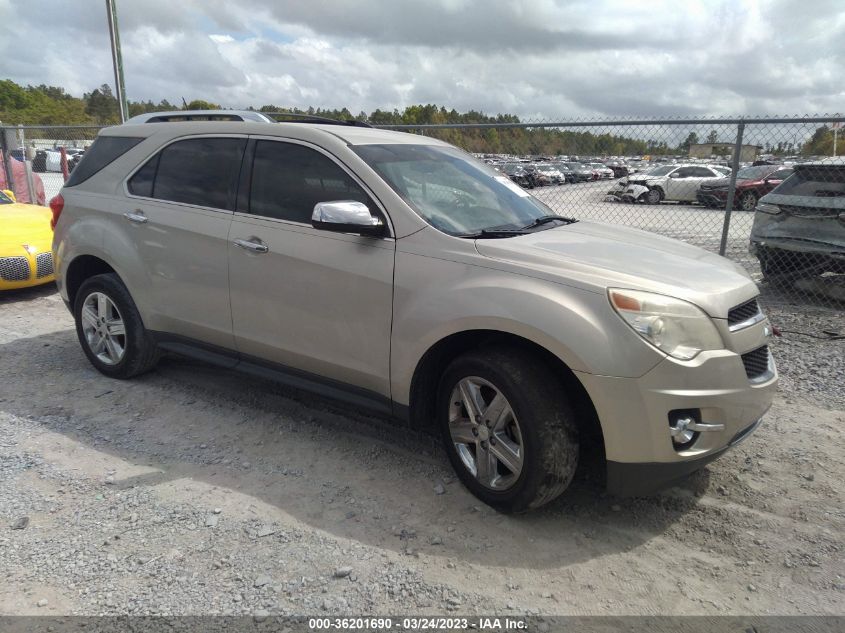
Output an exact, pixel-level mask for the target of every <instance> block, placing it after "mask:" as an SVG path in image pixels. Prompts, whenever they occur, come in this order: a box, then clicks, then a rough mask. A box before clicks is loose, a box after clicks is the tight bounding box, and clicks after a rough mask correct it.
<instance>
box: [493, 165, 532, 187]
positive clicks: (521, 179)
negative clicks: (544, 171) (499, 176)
mask: <svg viewBox="0 0 845 633" xmlns="http://www.w3.org/2000/svg"><path fill="white" fill-rule="evenodd" d="M501 171H502V172H503V173H504V174H505V175H506V176H507V177H508V178H510V179H511V180H512V181H513V182H515V183H516V184H518V185H519V186H520V187H524V188H525V189H533V188H534V183H535V181H534V177H533V176H532V175H531V174H529V173H528V171H527V170H526V169H525V165H523V164H522V163H505V164H504V165H502V166H501Z"/></svg>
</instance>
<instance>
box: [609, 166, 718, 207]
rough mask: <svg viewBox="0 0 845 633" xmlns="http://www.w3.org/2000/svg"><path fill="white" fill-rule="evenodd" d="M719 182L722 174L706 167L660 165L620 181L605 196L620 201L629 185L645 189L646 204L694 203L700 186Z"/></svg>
mask: <svg viewBox="0 0 845 633" xmlns="http://www.w3.org/2000/svg"><path fill="white" fill-rule="evenodd" d="M722 178H724V174H723V173H722V172H720V171H718V170H716V169H715V168H712V167H710V166H704V165H660V166H659V167H655V168H653V169H651V170H649V171H647V172H644V173H642V174H636V175H635V176H629V177H628V178H622V179H621V180H619V181H618V182H617V183H616V186H614V187H613V188H612V189H611V190H610V191H608V192H607V193H608V195H609V196H615V197H618V198H621V196H622V194H624V193H625V192H626V190H627V189H628V187H629V185H639V186H641V187H645V188H646V189H648V193H647V195H646V196H645V201H646V202H647V203H648V204H658V203H660V202H662V201H664V200H666V201H676V202H694V201H695V200H696V193H697V191H698V189H699V187H700V186H701V185H702V184H703V183H704V182H706V181H709V180H719V179H722Z"/></svg>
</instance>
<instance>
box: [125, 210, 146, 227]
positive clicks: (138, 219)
mask: <svg viewBox="0 0 845 633" xmlns="http://www.w3.org/2000/svg"><path fill="white" fill-rule="evenodd" d="M123 217H124V218H126V219H127V220H129V221H130V222H134V223H135V224H146V223H147V222H148V221H149V218H148V217H147V216H145V215H144V214H143V213H142V212H140V211H129V212H127V213H124V214H123Z"/></svg>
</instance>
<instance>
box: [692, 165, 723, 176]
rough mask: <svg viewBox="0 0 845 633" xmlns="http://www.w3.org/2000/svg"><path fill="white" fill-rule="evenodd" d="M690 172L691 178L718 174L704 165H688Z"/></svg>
mask: <svg viewBox="0 0 845 633" xmlns="http://www.w3.org/2000/svg"><path fill="white" fill-rule="evenodd" d="M690 173H691V175H692V177H693V178H713V176H716V175H718V174H715V173H713V172H712V171H710V170H709V169H707V168H706V167H690Z"/></svg>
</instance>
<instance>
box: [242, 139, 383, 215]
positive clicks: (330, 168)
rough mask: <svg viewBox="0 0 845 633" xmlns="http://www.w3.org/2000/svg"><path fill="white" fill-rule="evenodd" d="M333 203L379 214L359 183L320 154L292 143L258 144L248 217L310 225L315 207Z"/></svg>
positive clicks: (268, 142) (259, 142)
mask: <svg viewBox="0 0 845 633" xmlns="http://www.w3.org/2000/svg"><path fill="white" fill-rule="evenodd" d="M333 200H357V201H358V202H363V203H364V204H366V205H367V206H368V207H369V208H370V212H371V213H378V211H377V209H376V207H375V206H374V205H373V204H372V203H371V201H370V199H369V196H367V194H366V193H365V192H364V190H363V189H361V187H359V186H358V183H356V182H355V181H354V180H353V179H352V178H351V177H350V176H349V174H347V173H346V172H345V171H343V169H341V168H340V167H338V166H337V164H335V163H334V162H333V161H332V160H330V159H329V158H327V157H326V156H324V155H323V154H321V153H319V152H317V151H315V150H313V149H311V148H309V147H304V146H302V145H296V144H294V143H281V142H278V141H258V143H257V144H256V146H255V158H254V160H253V163H252V187H251V189H250V201H249V210H250V213H253V214H255V215H263V216H265V217H269V218H279V219H281V220H290V221H292V222H303V223H307V224H310V223H311V215H312V214H313V212H314V205H315V204H317V203H318V202H331V201H333Z"/></svg>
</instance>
